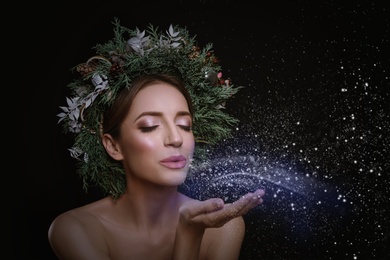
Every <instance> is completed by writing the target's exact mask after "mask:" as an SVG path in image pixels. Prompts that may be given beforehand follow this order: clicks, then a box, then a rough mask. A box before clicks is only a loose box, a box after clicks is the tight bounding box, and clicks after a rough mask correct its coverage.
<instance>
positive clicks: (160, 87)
mask: <svg viewBox="0 0 390 260" xmlns="http://www.w3.org/2000/svg"><path fill="white" fill-rule="evenodd" d="M167 108H170V109H176V110H181V111H188V104H187V100H186V99H185V97H184V96H183V94H182V93H181V92H180V91H179V90H178V89H176V88H175V87H174V86H171V85H169V84H167V83H155V84H152V85H149V86H146V87H144V88H142V89H141V90H140V91H139V92H138V93H137V95H136V96H135V98H134V101H133V104H132V107H131V109H130V110H133V111H135V112H137V111H139V110H143V111H144V110H163V109H167Z"/></svg>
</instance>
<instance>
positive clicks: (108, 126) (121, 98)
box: [102, 74, 194, 138]
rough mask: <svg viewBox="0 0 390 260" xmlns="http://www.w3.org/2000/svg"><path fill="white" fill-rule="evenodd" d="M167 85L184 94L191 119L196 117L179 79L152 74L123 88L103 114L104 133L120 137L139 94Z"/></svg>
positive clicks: (187, 94)
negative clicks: (121, 129)
mask: <svg viewBox="0 0 390 260" xmlns="http://www.w3.org/2000/svg"><path fill="white" fill-rule="evenodd" d="M156 83H167V84H169V85H171V86H172V87H174V88H176V89H177V90H179V91H180V93H182V95H183V96H184V98H185V99H186V101H187V104H188V109H189V112H190V114H191V117H193V116H194V111H193V107H192V100H191V96H190V94H189V92H188V90H187V89H186V87H185V85H184V83H183V82H182V81H181V80H180V79H178V78H177V77H174V76H171V75H167V74H150V75H144V76H140V77H138V78H136V79H135V80H134V81H133V82H132V84H131V86H130V87H128V88H123V89H122V90H121V91H120V92H119V93H118V95H117V97H116V99H115V100H114V102H113V104H112V105H111V106H110V107H109V108H108V109H107V110H106V111H105V112H104V113H103V126H102V127H103V129H102V133H103V134H104V133H108V134H110V135H111V136H112V137H113V138H119V137H120V134H121V133H120V126H121V125H122V122H123V120H124V119H125V117H126V115H127V113H128V111H129V109H130V108H131V105H132V103H133V100H134V98H135V97H136V95H137V93H138V92H139V91H140V90H141V89H143V88H145V87H147V86H150V85H153V84H156Z"/></svg>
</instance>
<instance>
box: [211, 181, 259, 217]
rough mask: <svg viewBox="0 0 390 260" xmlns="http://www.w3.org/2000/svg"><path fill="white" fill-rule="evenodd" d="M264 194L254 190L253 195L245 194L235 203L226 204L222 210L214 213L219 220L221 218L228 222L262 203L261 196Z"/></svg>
mask: <svg viewBox="0 0 390 260" xmlns="http://www.w3.org/2000/svg"><path fill="white" fill-rule="evenodd" d="M264 194H265V191H264V190H261V189H259V190H256V191H255V192H254V193H247V194H245V195H244V196H242V197H241V198H240V199H238V200H236V201H235V202H233V203H230V204H226V205H225V207H224V208H223V210H221V211H218V212H217V213H216V216H219V217H220V218H221V219H223V217H225V218H229V220H230V219H232V218H235V217H238V216H241V215H244V214H245V213H247V212H248V211H249V210H251V209H252V208H254V207H256V206H258V205H259V204H261V203H263V199H262V196H263V195H264Z"/></svg>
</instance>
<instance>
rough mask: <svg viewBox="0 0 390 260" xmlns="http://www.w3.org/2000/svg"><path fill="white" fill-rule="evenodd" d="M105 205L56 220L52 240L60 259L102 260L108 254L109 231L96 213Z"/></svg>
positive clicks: (96, 204)
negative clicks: (93, 259) (99, 258)
mask: <svg viewBox="0 0 390 260" xmlns="http://www.w3.org/2000/svg"><path fill="white" fill-rule="evenodd" d="M102 204H104V201H98V202H94V203H91V204H88V205H85V206H82V207H79V208H75V209H72V210H69V211H66V212H64V213H62V214H60V215H58V216H57V217H56V218H55V219H54V220H53V222H52V223H51V225H50V227H49V231H48V239H49V242H50V245H51V247H52V249H53V251H54V252H55V253H56V255H57V256H58V257H59V258H62V259H72V258H73V259H76V258H77V259H84V258H89V257H95V256H96V257H97V256H99V257H102V256H101V254H105V253H107V252H108V247H107V244H106V239H105V237H106V234H105V229H104V227H103V225H102V224H101V222H100V220H99V218H98V216H97V214H98V211H97V210H96V208H99V207H101V205H102ZM105 248H107V250H105ZM90 259H91V258H90Z"/></svg>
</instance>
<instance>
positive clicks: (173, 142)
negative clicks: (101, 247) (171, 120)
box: [164, 125, 183, 147]
mask: <svg viewBox="0 0 390 260" xmlns="http://www.w3.org/2000/svg"><path fill="white" fill-rule="evenodd" d="M182 144H183V137H182V136H181V134H180V130H179V127H178V126H176V125H170V126H168V127H167V134H166V136H165V141H164V145H165V146H174V147H179V146H181V145H182Z"/></svg>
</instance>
